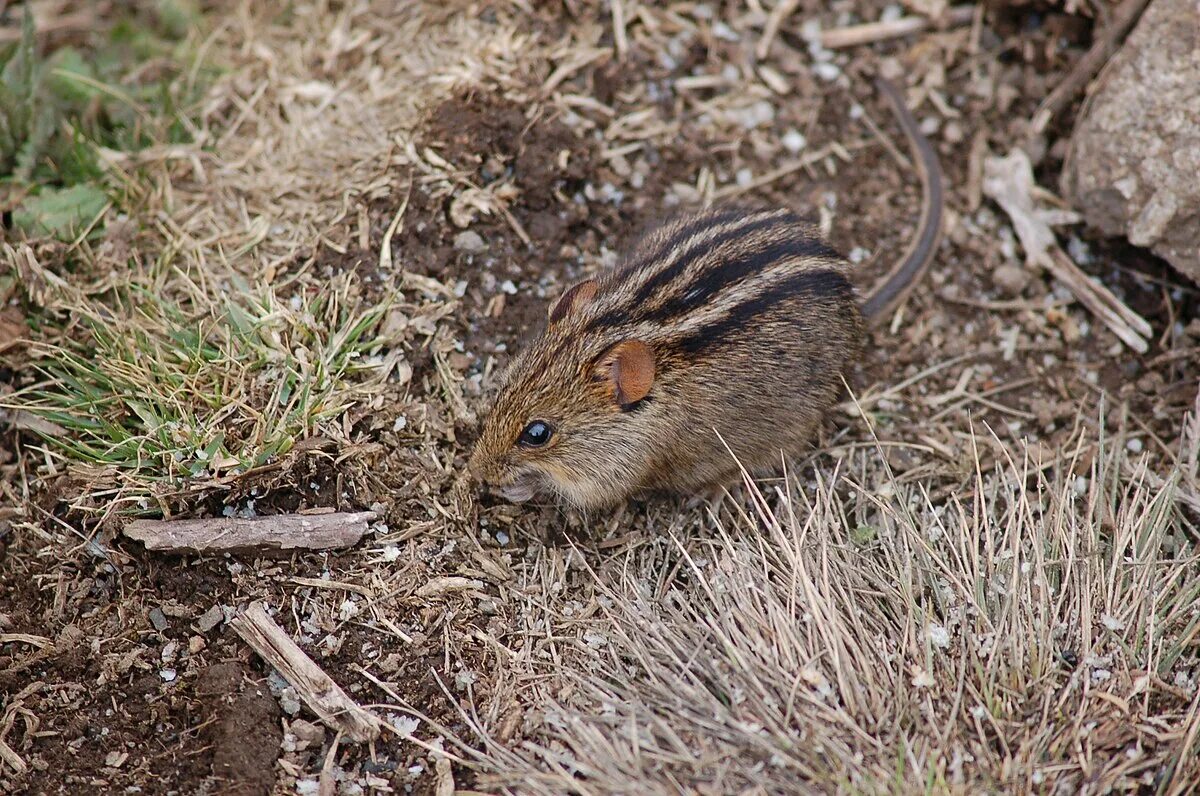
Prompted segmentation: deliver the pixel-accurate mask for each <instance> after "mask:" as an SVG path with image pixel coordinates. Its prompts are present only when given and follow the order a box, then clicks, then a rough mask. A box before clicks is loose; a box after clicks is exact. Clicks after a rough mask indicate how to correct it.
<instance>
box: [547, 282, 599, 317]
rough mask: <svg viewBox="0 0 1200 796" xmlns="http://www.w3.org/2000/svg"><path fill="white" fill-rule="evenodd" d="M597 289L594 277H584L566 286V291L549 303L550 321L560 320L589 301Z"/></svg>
mask: <svg viewBox="0 0 1200 796" xmlns="http://www.w3.org/2000/svg"><path fill="white" fill-rule="evenodd" d="M598 289H599V285H597V284H596V280H595V279H585V280H584V281H582V282H579V283H578V284H575V285H572V286H571V287H569V288H567V290H566V292H564V293H563V294H562V295H561V296H559V297H558V301H556V302H554V303H553V304H551V305H550V310H549V315H550V323H555V322H557V321H561V320H562V319H563V318H565V317H567V315H568V314H569V313H571V312H572V311H573V310H575V309H577V308H578V307H582V306H583V305H585V304H587V303H588V302H590V301H591V300H592V299H593V298H595V297H596V291H597V290H598Z"/></svg>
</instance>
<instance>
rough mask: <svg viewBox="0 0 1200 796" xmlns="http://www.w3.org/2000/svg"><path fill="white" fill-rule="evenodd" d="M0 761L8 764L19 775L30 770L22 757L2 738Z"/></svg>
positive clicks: (0, 739) (0, 742) (0, 740)
mask: <svg viewBox="0 0 1200 796" xmlns="http://www.w3.org/2000/svg"><path fill="white" fill-rule="evenodd" d="M0 761H3V762H4V763H6V764H8V767H9V768H11V769H12V770H13V771H15V772H17V773H18V774H24V773H25V772H26V771H28V770H29V766H28V765H26V763H25V761H24V760H22V759H21V756H20V755H19V754H17V753H16V752H14V751H13V748H12V747H11V746H9V745H8V744H6V743H5V742H4V740H3V739H2V738H0Z"/></svg>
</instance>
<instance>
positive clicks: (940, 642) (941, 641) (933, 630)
mask: <svg viewBox="0 0 1200 796" xmlns="http://www.w3.org/2000/svg"><path fill="white" fill-rule="evenodd" d="M926 632H927V633H928V634H929V643H930V644H932V645H933V646H935V647H941V648H942V649H945V648H946V647H949V646H950V633H948V632H947V631H946V628H944V627H942V626H941V625H939V624H937V623H936V622H930V623H929V627H928V628H926Z"/></svg>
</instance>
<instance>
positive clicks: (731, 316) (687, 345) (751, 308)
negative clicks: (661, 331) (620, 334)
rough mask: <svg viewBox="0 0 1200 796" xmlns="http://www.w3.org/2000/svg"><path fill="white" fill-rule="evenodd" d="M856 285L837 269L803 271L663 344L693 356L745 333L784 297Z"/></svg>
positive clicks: (828, 293) (839, 295) (840, 294)
mask: <svg viewBox="0 0 1200 796" xmlns="http://www.w3.org/2000/svg"><path fill="white" fill-rule="evenodd" d="M853 292H854V288H853V287H852V286H851V285H850V282H849V281H847V279H846V277H845V276H843V275H842V274H839V273H838V272H837V271H828V270H821V271H801V272H800V273H798V274H794V275H792V276H790V277H788V278H787V279H785V280H783V281H782V282H779V283H776V284H775V285H773V286H771V287H770V288H769V289H767V290H765V291H763V292H762V293H760V294H758V295H756V296H754V297H752V298H749V299H747V300H746V301H744V302H743V303H741V304H739V305H737V306H736V307H734V308H733V309H732V310H731V311H730V312H729V313H728V314H727V315H725V316H724V317H722V318H721V319H719V320H716V321H713V322H712V323H709V324H707V325H705V326H702V327H700V328H699V329H696V330H695V331H693V332H690V333H689V334H687V335H685V336H683V337H680V338H678V339H675V340H670V341H665V342H664V344H665V345H667V346H669V347H671V348H673V349H675V350H676V351H678V352H680V353H682V354H685V355H688V356H690V357H695V356H702V355H704V354H708V353H711V352H712V351H714V350H716V349H718V348H721V347H722V346H724V345H726V344H727V343H729V342H731V341H733V340H736V339H738V338H740V337H743V336H744V334H743V332H742V329H743V327H745V326H746V325H747V324H748V323H750V322H751V321H753V320H754V319H755V318H757V317H758V316H760V315H763V314H765V313H767V312H769V311H770V310H771V309H772V308H773V307H774V306H775V305H776V304H779V303H780V302H781V301H784V300H787V299H791V298H796V297H800V296H803V297H805V299H806V300H807V301H816V302H821V301H826V300H831V299H835V300H837V302H838V303H840V302H844V301H845V300H847V299H849V298H851V297H852V295H853Z"/></svg>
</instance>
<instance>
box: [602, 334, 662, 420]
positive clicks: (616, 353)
mask: <svg viewBox="0 0 1200 796" xmlns="http://www.w3.org/2000/svg"><path fill="white" fill-rule="evenodd" d="M600 368H601V372H600V375H601V377H602V378H605V379H607V380H608V381H609V382H610V383H611V384H612V390H613V399H614V400H615V401H616V402H617V403H618V404H620V405H621V406H623V407H624V406H629V405H630V404H635V403H637V402H638V401H640V400H642V399H643V398H645V397H646V396H647V395H649V393H650V388H651V387H652V386H653V385H654V350H653V349H651V348H650V346H648V345H646V344H645V343H643V342H641V341H640V340H626V341H625V342H623V343H617V344H616V345H615V346H613V347H612V348H610V349H609V350H608V353H607V354H605V355H604V357H603V359H601V361H600Z"/></svg>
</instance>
